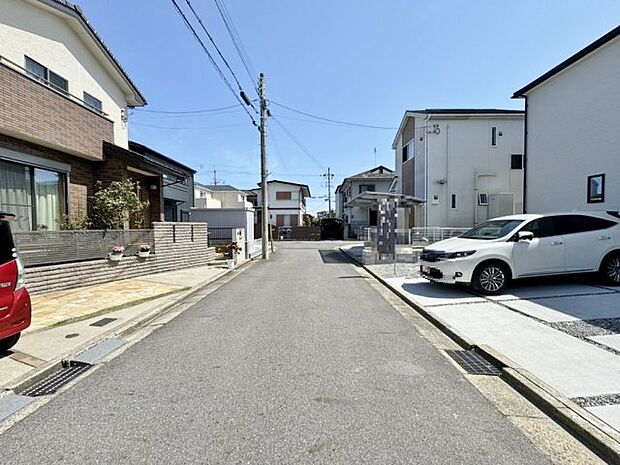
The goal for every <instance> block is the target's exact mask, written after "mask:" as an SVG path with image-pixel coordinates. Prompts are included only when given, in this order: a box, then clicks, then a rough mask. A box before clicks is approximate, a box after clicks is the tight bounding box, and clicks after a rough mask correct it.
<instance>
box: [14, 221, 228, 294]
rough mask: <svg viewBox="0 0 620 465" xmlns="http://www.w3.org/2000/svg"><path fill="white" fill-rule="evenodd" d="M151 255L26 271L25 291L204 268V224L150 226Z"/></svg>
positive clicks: (209, 252)
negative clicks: (152, 239) (151, 230)
mask: <svg viewBox="0 0 620 465" xmlns="http://www.w3.org/2000/svg"><path fill="white" fill-rule="evenodd" d="M153 227H154V230H155V231H154V236H155V244H154V253H151V255H150V257H148V258H138V257H123V259H122V260H121V261H120V262H112V261H110V260H107V259H102V260H90V261H86V262H79V263H63V264H58V265H46V266H38V267H31V268H27V269H26V287H27V288H28V290H29V291H30V293H31V294H33V295H37V294H44V293H46V292H52V291H60V290H65V289H72V288H76V287H82V286H89V285H94V284H101V283H105V282H110V281H117V280H121V279H128V278H134V277H139V276H145V275H149V274H153V273H162V272H164V271H172V270H177V269H182V268H191V267H195V266H204V265H207V264H208V263H209V262H210V261H212V260H215V259H216V253H215V248H213V247H211V248H210V247H208V227H207V224H206V223H154V224H153Z"/></svg>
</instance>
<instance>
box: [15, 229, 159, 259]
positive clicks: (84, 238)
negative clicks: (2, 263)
mask: <svg viewBox="0 0 620 465" xmlns="http://www.w3.org/2000/svg"><path fill="white" fill-rule="evenodd" d="M14 236H15V244H16V246H17V248H18V250H19V252H20V257H21V259H22V261H23V262H24V264H25V265H26V266H27V267H29V266H37V265H51V264H56V263H71V262H80V261H86V260H96V259H101V258H106V257H107V256H108V253H109V252H110V251H111V250H112V247H114V246H115V245H122V246H123V247H125V252H124V255H126V256H129V255H136V253H137V252H138V249H139V248H140V246H141V245H142V244H148V245H150V246H151V252H155V236H154V231H153V230H152V229H128V230H85V231H33V232H16V233H15V234H14Z"/></svg>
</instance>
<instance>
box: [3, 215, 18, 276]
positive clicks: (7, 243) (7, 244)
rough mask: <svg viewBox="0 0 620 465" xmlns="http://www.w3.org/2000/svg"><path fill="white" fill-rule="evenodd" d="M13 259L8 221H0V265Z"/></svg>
mask: <svg viewBox="0 0 620 465" xmlns="http://www.w3.org/2000/svg"><path fill="white" fill-rule="evenodd" d="M14 258H15V244H13V236H12V235H11V227H10V226H9V223H8V221H2V220H0V265H4V264H5V263H7V262H10V261H11V260H13V259H14Z"/></svg>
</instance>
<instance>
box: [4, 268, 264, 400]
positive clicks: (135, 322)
mask: <svg viewBox="0 0 620 465" xmlns="http://www.w3.org/2000/svg"><path fill="white" fill-rule="evenodd" d="M253 263H255V260H247V261H246V262H244V263H242V264H241V265H239V266H238V267H237V268H235V269H234V270H226V271H225V272H224V273H223V274H221V275H219V276H216V277H214V278H211V279H209V280H207V281H204V282H202V283H200V284H198V285H196V286H195V287H193V288H190V289H189V290H187V291H185V292H183V293H182V294H181V295H179V296H177V297H175V298H174V299H172V300H171V301H169V302H167V303H166V304H164V305H163V306H162V307H159V308H156V309H155V310H152V311H150V312H148V313H146V314H143V315H140V316H138V317H136V318H134V319H132V320H130V321H127V322H126V323H125V324H124V325H123V326H120V327H118V328H114V329H112V330H110V331H108V332H105V333H102V334H100V335H99V336H98V337H96V338H95V339H92V340H90V341H88V342H85V343H84V344H81V345H79V346H77V347H74V348H73V349H72V350H71V351H70V352H67V353H65V354H63V355H61V356H60V357H58V358H56V359H54V360H51V361H49V362H47V363H46V364H45V365H43V366H42V367H40V368H38V369H37V370H36V371H35V372H33V373H26V374H25V375H23V376H22V377H19V378H17V379H16V380H14V381H13V382H12V383H11V384H9V385H8V386H7V387H5V388H4V389H2V391H1V392H4V393H6V392H11V391H12V392H14V393H15V394H19V393H20V392H23V391H24V390H26V389H28V388H29V387H30V386H32V385H34V384H36V383H38V382H39V381H41V380H42V379H44V378H45V377H46V376H48V375H50V374H52V373H54V372H55V371H57V370H59V369H61V368H62V367H63V366H64V365H65V363H66V362H67V361H68V360H70V359H72V358H75V357H76V356H77V355H79V354H80V353H82V352H84V351H85V350H87V349H89V348H91V347H94V346H96V345H97V344H99V343H100V342H101V341H103V340H106V339H109V338H110V336H117V337H124V336H128V335H130V334H132V333H134V332H136V331H138V330H139V329H141V328H143V327H145V326H147V325H148V324H149V323H150V322H152V321H154V320H156V319H157V318H159V317H160V316H162V315H163V314H165V313H167V312H168V311H170V310H172V309H173V308H175V307H176V306H178V305H179V304H180V303H181V302H183V301H184V300H185V299H188V298H190V297H192V296H193V295H195V294H197V293H198V292H200V291H201V290H203V289H204V288H206V287H208V286H210V285H211V284H213V283H215V282H217V281H219V280H221V279H224V278H225V277H227V276H230V275H231V274H233V273H234V272H235V271H238V270H244V269H246V268H248V267H249V266H250V265H252V264H253ZM172 295H174V294H172Z"/></svg>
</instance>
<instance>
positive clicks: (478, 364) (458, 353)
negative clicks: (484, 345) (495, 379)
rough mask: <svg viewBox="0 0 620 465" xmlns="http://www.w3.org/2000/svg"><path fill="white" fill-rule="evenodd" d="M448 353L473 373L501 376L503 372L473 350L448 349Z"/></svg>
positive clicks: (462, 366)
mask: <svg viewBox="0 0 620 465" xmlns="http://www.w3.org/2000/svg"><path fill="white" fill-rule="evenodd" d="M446 353H447V354H448V355H449V356H450V358H452V359H453V360H454V361H455V362H456V363H458V364H459V366H461V368H463V370H465V371H466V372H467V373H469V374H471V375H487V376H500V375H501V374H502V370H500V369H499V368H497V367H495V366H493V365H492V364H491V363H489V362H488V361H487V360H486V359H485V358H484V357H483V356H482V355H480V354H477V353H476V352H472V351H471V350H446Z"/></svg>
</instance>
